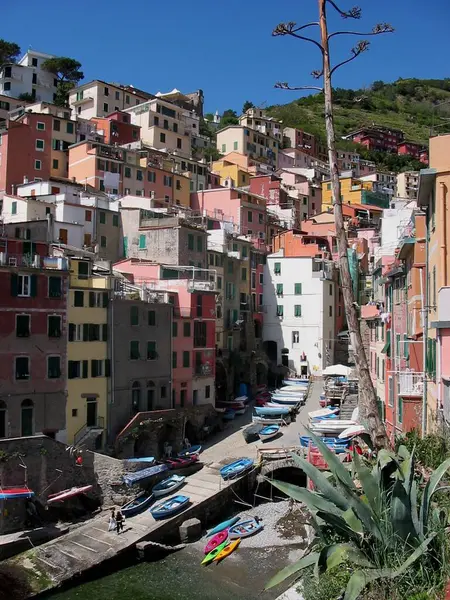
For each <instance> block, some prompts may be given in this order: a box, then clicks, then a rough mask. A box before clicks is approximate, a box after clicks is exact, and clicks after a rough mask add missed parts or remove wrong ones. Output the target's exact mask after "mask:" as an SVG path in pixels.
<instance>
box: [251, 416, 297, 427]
mask: <svg viewBox="0 0 450 600" xmlns="http://www.w3.org/2000/svg"><path fill="white" fill-rule="evenodd" d="M290 420H291V419H290V417H289V415H286V416H285V418H284V419H280V418H278V419H272V418H270V417H257V416H256V415H253V417H252V421H253V423H260V424H261V425H288V423H290Z"/></svg>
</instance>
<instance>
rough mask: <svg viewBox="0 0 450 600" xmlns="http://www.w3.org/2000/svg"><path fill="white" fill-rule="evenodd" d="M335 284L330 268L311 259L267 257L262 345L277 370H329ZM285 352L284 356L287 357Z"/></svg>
mask: <svg viewBox="0 0 450 600" xmlns="http://www.w3.org/2000/svg"><path fill="white" fill-rule="evenodd" d="M335 297H336V283H335V281H334V277H333V267H332V266H331V264H330V263H329V262H327V261H323V260H322V259H320V260H319V259H316V258H314V257H310V256H304V257H303V256H302V257H285V256H284V250H280V251H279V252H277V253H274V254H269V255H268V257H267V264H266V266H265V268H264V291H263V298H264V307H265V309H264V310H265V315H264V326H263V340H264V342H265V343H266V347H267V351H268V354H269V356H270V355H271V354H274V353H275V345H276V356H277V358H276V361H277V365H279V364H285V366H288V367H289V369H290V370H291V371H292V372H296V373H298V374H300V373H306V372H307V373H311V374H313V375H320V374H321V373H322V370H323V369H325V368H326V367H327V365H330V364H333V359H334V340H335V314H334V311H335V305H336V302H335ZM286 351H287V352H286Z"/></svg>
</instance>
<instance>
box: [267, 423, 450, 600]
mask: <svg viewBox="0 0 450 600" xmlns="http://www.w3.org/2000/svg"><path fill="white" fill-rule="evenodd" d="M310 435H311V437H312V439H313V441H314V443H315V444H316V445H317V447H318V448H319V450H320V451H321V453H322V455H323V457H324V459H325V460H326V462H327V464H328V468H329V470H330V473H323V472H321V471H319V469H317V468H316V467H315V466H313V465H311V464H310V463H309V462H308V461H307V460H305V459H303V458H300V457H299V456H297V455H295V454H293V455H292V459H293V460H294V462H295V463H296V465H297V466H298V467H299V468H300V469H302V470H303V472H304V473H305V474H306V475H307V476H308V477H309V478H310V479H311V481H312V482H313V483H314V485H315V488H316V490H317V491H314V492H312V491H309V490H307V489H305V488H300V487H298V486H295V485H291V484H288V483H284V482H281V481H276V480H271V481H270V482H271V483H272V485H274V486H275V487H277V488H278V489H279V490H281V491H282V492H284V493H285V494H287V495H288V496H290V497H291V498H293V499H294V500H297V501H299V502H302V503H304V504H305V505H306V506H307V507H308V509H309V510H310V513H311V523H312V525H313V527H314V529H315V531H316V538H315V540H314V541H313V543H312V546H311V548H310V551H309V553H308V554H306V555H305V556H304V557H303V558H302V559H300V560H299V561H298V562H296V563H294V564H293V565H290V566H288V567H286V568H285V569H283V570H282V571H281V572H280V573H278V574H277V575H276V576H275V577H273V578H272V579H271V580H270V581H269V583H268V584H267V586H266V589H269V588H271V587H273V586H275V585H277V584H279V583H280V582H281V581H283V580H285V579H286V578H287V577H290V576H291V575H294V574H295V573H298V572H299V571H301V570H302V569H304V568H306V567H310V566H311V565H314V570H315V573H316V575H318V574H319V573H321V572H324V571H326V570H328V569H331V568H333V567H336V566H338V565H340V564H343V563H346V564H348V563H351V564H352V565H354V566H355V567H356V570H355V571H354V572H353V574H352V575H351V577H350V580H349V582H348V585H347V588H346V591H345V596H344V600H356V599H357V598H358V597H359V595H360V594H361V592H362V591H363V590H364V588H365V587H366V586H367V585H368V584H369V583H371V582H375V581H377V580H380V579H395V578H396V577H399V576H401V575H404V574H405V573H406V572H407V571H408V570H409V569H410V567H411V566H412V565H413V564H414V563H415V562H416V561H418V560H419V559H421V561H425V562H427V567H428V568H431V569H440V568H441V567H442V562H443V558H444V557H443V556H442V543H441V542H442V537H441V536H439V535H438V532H439V531H442V530H443V527H444V526H445V524H446V522H447V518H446V516H445V518H443V517H444V515H443V514H442V511H440V510H439V509H438V508H437V507H435V506H434V505H432V503H431V500H432V497H433V494H434V493H435V492H436V491H437V490H438V489H439V488H438V486H439V483H440V481H441V479H442V477H443V476H444V474H445V473H446V471H447V470H448V469H449V468H450V458H449V459H447V460H446V461H444V462H443V463H442V464H441V465H440V466H439V467H438V468H437V469H436V470H435V471H434V473H433V474H432V476H431V478H430V479H429V481H428V482H427V484H426V486H425V488H424V490H423V494H422V498H421V502H420V505H419V502H418V498H417V495H418V486H417V482H416V480H415V478H414V451H413V452H412V453H411V454H410V453H409V452H408V450H407V449H406V448H405V447H404V446H401V447H400V448H399V450H398V452H397V454H394V453H393V452H390V451H387V450H381V451H380V452H379V454H378V457H377V461H376V464H375V466H374V467H373V468H369V467H368V466H367V465H366V464H365V463H364V462H363V460H362V459H361V458H360V457H359V456H358V454H356V453H355V454H354V456H353V464H352V466H353V471H354V473H353V476H352V474H351V473H350V471H349V470H348V469H347V467H346V466H345V465H343V464H342V463H341V462H340V460H339V459H338V458H337V456H336V455H335V454H334V452H332V451H331V450H330V449H329V448H328V447H327V446H326V444H324V443H323V442H322V441H321V440H320V439H319V438H317V437H316V436H315V435H314V434H313V433H310ZM354 479H355V480H357V481H358V482H359V485H357V484H356V483H355V480H354ZM330 530H331V531H332V532H333V533H334V534H335V536H336V535H337V537H338V538H339V542H337V543H336V542H334V543H331V542H329V541H328V540H329V536H327V534H328V532H329V531H330Z"/></svg>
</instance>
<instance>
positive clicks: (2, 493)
mask: <svg viewBox="0 0 450 600" xmlns="http://www.w3.org/2000/svg"><path fill="white" fill-rule="evenodd" d="M91 487H92V486H91ZM65 491H66V492H67V491H68V490H65ZM62 493H63V492H58V494H51V495H53V496H57V495H59V494H62ZM33 496H34V492H33V491H32V490H30V489H29V488H27V487H23V488H21V487H8V488H2V487H0V500H12V499H13V498H32V497H33ZM238 521H239V519H238Z"/></svg>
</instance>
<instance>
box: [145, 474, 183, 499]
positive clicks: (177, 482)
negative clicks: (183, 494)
mask: <svg viewBox="0 0 450 600" xmlns="http://www.w3.org/2000/svg"><path fill="white" fill-rule="evenodd" d="M185 479H186V477H184V475H171V476H170V477H167V478H166V479H163V480H162V481H160V482H159V483H157V484H156V485H155V486H153V489H152V494H153V495H154V496H155V498H161V497H162V496H166V495H167V494H171V493H172V492H174V491H175V490H178V489H179V488H180V487H181V486H182V485H183V484H184V482H185Z"/></svg>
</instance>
